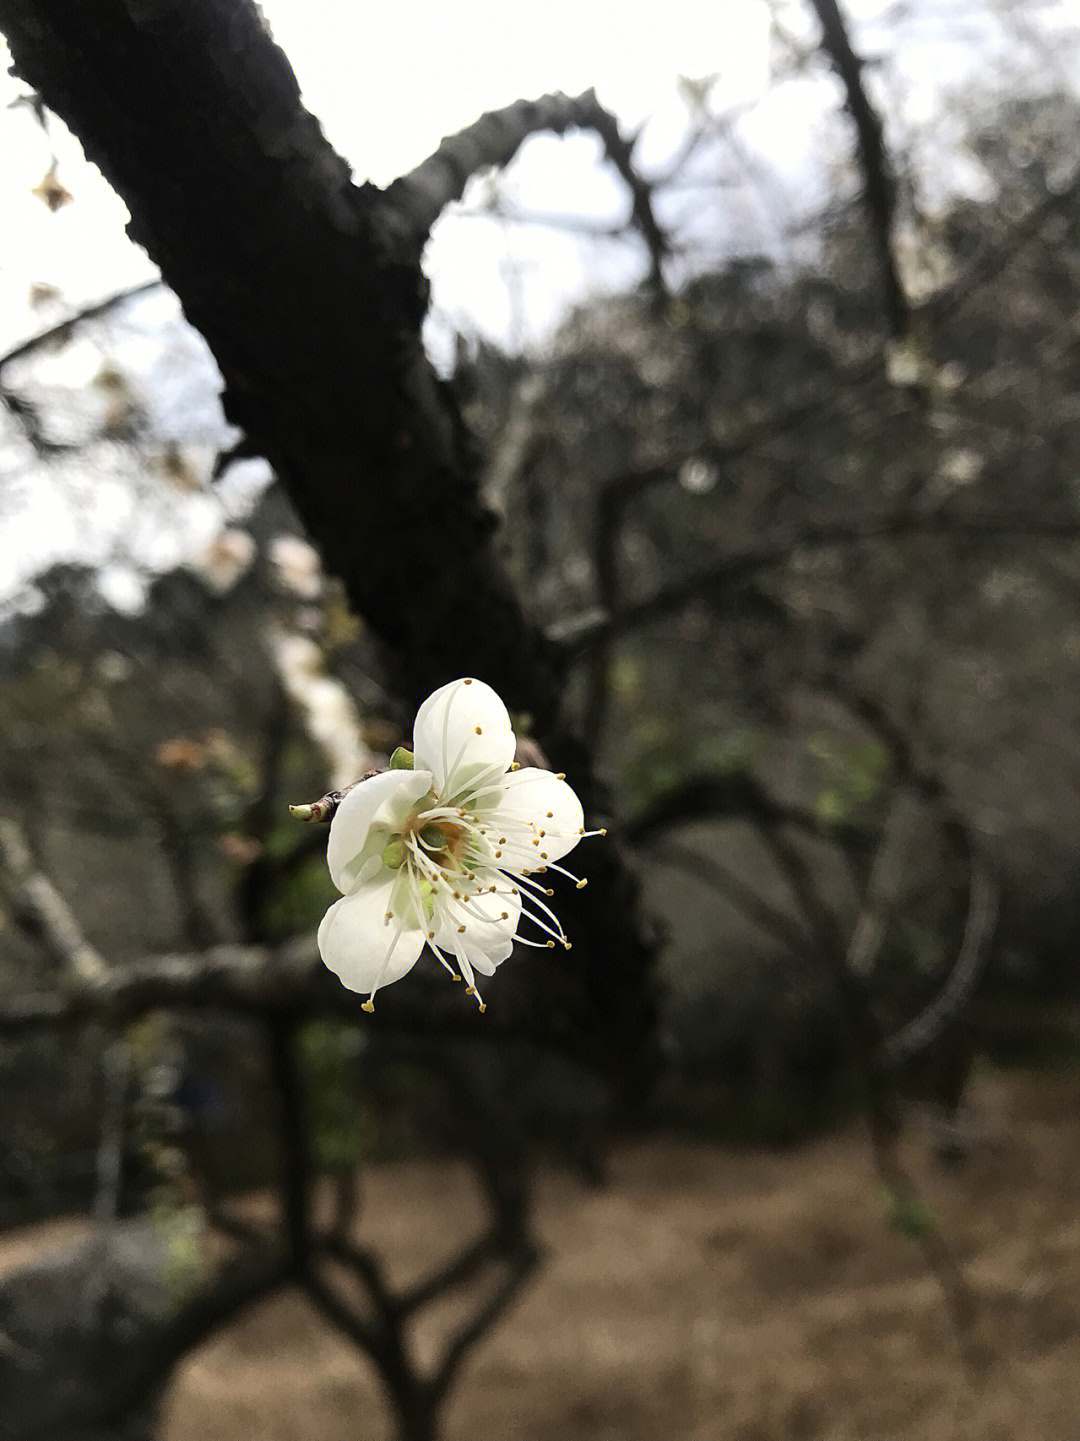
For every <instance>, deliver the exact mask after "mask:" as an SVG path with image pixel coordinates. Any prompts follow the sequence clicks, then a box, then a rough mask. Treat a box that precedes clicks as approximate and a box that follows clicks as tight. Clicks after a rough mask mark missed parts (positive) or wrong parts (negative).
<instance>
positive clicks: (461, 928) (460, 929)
mask: <svg viewBox="0 0 1080 1441" xmlns="http://www.w3.org/2000/svg"><path fill="white" fill-rule="evenodd" d="M457 933H458V935H459V936H460V935H464V933H465V927H464V926H458V928H457Z"/></svg>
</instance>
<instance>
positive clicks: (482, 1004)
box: [476, 996, 487, 1015]
mask: <svg viewBox="0 0 1080 1441" xmlns="http://www.w3.org/2000/svg"><path fill="white" fill-rule="evenodd" d="M476 1004H477V1005H478V1006H479V1007H480V1014H481V1015H483V1014H484V1012H485V1011H486V1010H487V1002H486V1001H482V1000H481V999H480V997H479V996H477V998H476Z"/></svg>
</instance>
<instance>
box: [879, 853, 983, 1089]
mask: <svg viewBox="0 0 1080 1441" xmlns="http://www.w3.org/2000/svg"><path fill="white" fill-rule="evenodd" d="M998 904H999V892H998V886H997V882H996V880H995V878H994V874H993V871H992V870H991V868H990V866H989V865H988V864H987V863H986V861H985V860H983V859H982V858H981V857H978V856H976V857H973V858H972V869H971V885H970V890H969V893H968V913H967V919H966V920H965V922H964V934H963V938H962V940H961V942H960V949H959V951H958V952H957V955H956V964H955V965H954V966H953V968H952V970H951V971H950V972H949V976H948V979H947V980H946V982H945V984H944V985H943V986H942V988H941V990H940V991H939V992H938V994H937V995H936V996H935V997H934V999H933V1000H932V1001H931V1002H930V1003H929V1005H927V1006H926V1008H925V1009H924V1010H923V1011H921V1012H920V1013H919V1015H917V1016H916V1017H915V1018H914V1019H913V1020H911V1021H909V1022H908V1023H907V1025H906V1026H901V1028H900V1029H899V1030H898V1031H894V1032H893V1034H892V1035H891V1036H889V1037H887V1038H886V1040H885V1041H884V1043H883V1045H882V1053H883V1055H884V1058H885V1061H886V1063H887V1064H888V1065H890V1066H902V1065H903V1064H904V1063H905V1062H907V1061H910V1060H913V1059H914V1058H915V1057H916V1056H918V1055H921V1054H922V1053H923V1052H924V1051H927V1050H929V1049H930V1047H931V1046H932V1045H933V1044H934V1042H935V1041H936V1040H937V1039H938V1037H939V1036H940V1035H941V1033H942V1032H943V1031H944V1030H945V1029H946V1027H947V1026H948V1025H949V1024H950V1022H952V1021H954V1020H955V1019H956V1017H957V1016H958V1015H959V1014H960V1012H961V1011H962V1010H963V1008H964V1007H965V1006H966V1005H967V1004H968V1003H969V1002H970V1000H971V998H972V995H973V994H974V992H975V989H976V987H977V986H978V984H979V982H980V981H981V980H982V977H983V975H984V974H985V971H986V966H987V963H988V961H989V958H990V939H991V937H992V936H993V933H994V926H995V925H996V923H997V914H998Z"/></svg>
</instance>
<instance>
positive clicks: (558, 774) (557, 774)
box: [555, 771, 566, 781]
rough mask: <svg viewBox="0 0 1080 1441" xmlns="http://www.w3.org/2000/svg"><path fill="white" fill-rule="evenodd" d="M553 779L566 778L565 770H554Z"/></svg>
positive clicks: (562, 779)
mask: <svg viewBox="0 0 1080 1441" xmlns="http://www.w3.org/2000/svg"><path fill="white" fill-rule="evenodd" d="M555 779H556V780H557V781H564V780H565V779H566V772H565V771H556V772H555Z"/></svg>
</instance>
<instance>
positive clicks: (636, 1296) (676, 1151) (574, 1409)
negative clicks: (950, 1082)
mask: <svg viewBox="0 0 1080 1441" xmlns="http://www.w3.org/2000/svg"><path fill="white" fill-rule="evenodd" d="M977 1099H978V1103H979V1112H980V1115H981V1116H982V1118H983V1130H984V1136H983V1139H982V1140H981V1141H979V1142H977V1144H976V1148H975V1150H974V1153H973V1154H972V1155H971V1157H970V1158H969V1160H968V1161H967V1162H966V1164H964V1165H963V1166H962V1167H959V1168H956V1169H953V1170H943V1169H941V1168H938V1167H935V1166H933V1165H932V1164H930V1162H929V1159H928V1156H927V1145H926V1137H925V1134H924V1135H922V1136H921V1137H920V1136H919V1135H916V1136H914V1137H913V1139H912V1142H911V1147H910V1149H911V1152H912V1156H913V1157H914V1159H915V1163H916V1165H917V1168H918V1170H919V1172H920V1176H921V1178H922V1179H923V1180H924V1181H925V1183H926V1185H925V1191H926V1198H927V1200H928V1201H929V1202H930V1203H931V1204H932V1205H933V1207H934V1209H935V1212H936V1214H937V1216H938V1217H939V1220H940V1233H941V1234H942V1235H943V1236H944V1237H945V1238H946V1239H947V1240H948V1241H949V1243H950V1245H951V1246H952V1248H953V1250H954V1252H955V1254H956V1255H957V1257H958V1258H959V1259H960V1261H961V1262H962V1265H963V1267H964V1270H965V1272H966V1275H967V1278H968V1282H969V1284H970V1287H971V1290H972V1292H973V1294H974V1297H975V1300H976V1303H977V1311H978V1319H977V1323H976V1327H975V1333H974V1334H973V1335H972V1336H970V1337H969V1338H968V1340H969V1343H970V1344H969V1348H968V1349H969V1350H971V1349H974V1350H976V1351H978V1352H979V1355H978V1356H977V1357H976V1359H975V1361H974V1362H973V1363H969V1364H968V1365H965V1364H964V1362H963V1361H962V1360H961V1359H960V1349H961V1348H960V1346H959V1344H958V1340H957V1336H956V1334H955V1332H954V1331H953V1329H952V1328H951V1326H950V1322H949V1315H948V1309H947V1307H946V1305H945V1304H944V1302H943V1299H942V1292H941V1288H940V1286H939V1284H938V1282H937V1280H936V1279H935V1277H934V1275H933V1274H932V1273H931V1271H929V1270H928V1268H927V1266H926V1264H925V1261H924V1258H923V1255H922V1251H921V1249H920V1246H919V1244H918V1243H917V1242H915V1241H913V1240H911V1239H908V1238H906V1237H904V1236H902V1235H899V1234H897V1233H896V1232H894V1231H892V1230H890V1228H889V1226H888V1224H887V1220H886V1213H885V1210H884V1208H883V1204H882V1198H881V1194H880V1188H879V1186H878V1183H877V1182H876V1180H875V1176H874V1172H873V1169H872V1166H871V1163H870V1159H869V1156H868V1152H867V1148H866V1145H865V1143H864V1139H863V1137H862V1135H861V1133H860V1132H859V1130H858V1129H857V1128H852V1129H851V1130H850V1131H847V1132H845V1133H844V1134H841V1135H838V1136H834V1137H830V1138H827V1139H823V1140H820V1141H817V1142H813V1143H811V1144H807V1145H804V1146H802V1147H800V1148H798V1149H796V1150H792V1151H784V1152H764V1151H753V1150H739V1151H732V1150H727V1149H717V1148H715V1147H713V1146H710V1145H708V1144H705V1143H702V1142H697V1141H695V1142H690V1141H686V1140H673V1139H650V1140H647V1141H638V1142H634V1143H632V1144H625V1145H623V1146H621V1147H620V1148H619V1149H618V1150H617V1151H616V1152H615V1154H614V1155H613V1158H612V1165H611V1178H610V1184H609V1185H608V1186H607V1188H606V1189H603V1190H599V1191H594V1190H589V1189H585V1188H583V1187H582V1186H581V1185H580V1184H579V1183H578V1182H576V1181H575V1180H574V1179H573V1178H571V1177H569V1176H567V1175H565V1174H562V1173H559V1172H557V1171H554V1170H552V1171H545V1172H544V1173H543V1174H542V1176H541V1180H540V1184H539V1188H538V1194H537V1222H538V1227H539V1230H540V1233H541V1235H542V1237H543V1240H544V1242H545V1244H546V1245H547V1247H548V1258H547V1262H546V1265H545V1266H544V1268H543V1270H542V1271H541V1272H540V1273H539V1275H538V1276H537V1278H536V1279H535V1280H534V1281H533V1282H532V1284H531V1285H530V1287H529V1289H528V1290H527V1291H526V1292H525V1294H524V1295H523V1296H522V1298H521V1300H520V1301H519V1302H518V1304H517V1305H516V1307H515V1308H514V1310H513V1311H512V1312H511V1313H510V1315H509V1316H508V1318H507V1319H506V1320H505V1322H504V1324H503V1325H502V1326H501V1327H500V1328H498V1329H497V1330H496V1331H495V1332H493V1333H492V1334H491V1335H490V1336H489V1337H488V1338H487V1339H486V1340H485V1341H484V1343H483V1344H482V1345H481V1346H480V1347H479V1348H478V1349H477V1351H476V1352H475V1353H474V1355H473V1357H472V1359H471V1361H470V1362H469V1364H468V1365H467V1366H466V1368H465V1370H464V1371H463V1373H462V1375H461V1378H460V1381H459V1384H458V1386H457V1389H456V1391H455V1393H454V1395H453V1399H452V1403H451V1405H450V1407H449V1409H448V1412H447V1416H446V1428H445V1434H446V1441H814V1438H820V1441H883V1438H889V1441H893V1438H895V1441H946V1438H949V1441H953V1438H955V1441H1080V1165H1078V1156H1080V1148H1078V1142H1080V1078H1077V1077H1061V1076H1058V1077H1047V1076H1038V1077H1031V1076H1027V1077H1024V1076H1017V1075H1009V1076H1002V1075H998V1076H992V1077H988V1078H985V1079H984V1080H983V1081H982V1082H981V1084H980V1086H979V1088H978V1093H977ZM251 1204H252V1208H253V1210H255V1211H257V1210H258V1209H259V1202H258V1201H257V1200H255V1201H253V1202H252V1203H251ZM476 1219H477V1216H476V1212H475V1210H474V1208H473V1206H472V1204H471V1190H470V1186H469V1182H468V1177H467V1173H465V1172H464V1171H460V1170H459V1169H458V1168H457V1167H456V1166H454V1165H452V1164H449V1163H446V1162H421V1161H408V1162H401V1163H396V1164H393V1165H385V1166H382V1167H379V1168H377V1169H374V1170H372V1172H371V1173H370V1175H369V1176H368V1178H367V1179H366V1181H365V1204H364V1211H363V1216H362V1218H361V1221H360V1224H359V1225H358V1235H362V1236H363V1238H364V1240H365V1241H366V1242H367V1243H368V1244H371V1245H374V1246H376V1247H377V1248H378V1249H379V1250H380V1252H381V1253H382V1254H383V1255H384V1256H385V1257H386V1260H387V1265H388V1266H389V1267H390V1269H391V1272H392V1274H393V1275H394V1276H395V1277H398V1278H401V1279H403V1280H404V1279H407V1278H408V1277H409V1276H411V1275H415V1274H416V1273H417V1272H418V1271H420V1270H422V1269H425V1268H427V1267H429V1266H430V1265H432V1264H433V1263H435V1262H436V1260H437V1258H438V1257H439V1256H440V1255H442V1254H445V1253H446V1252H447V1251H448V1250H449V1249H450V1248H451V1247H452V1246H453V1245H454V1243H455V1242H458V1241H461V1240H463V1239H464V1238H466V1237H467V1236H468V1235H469V1234H470V1232H471V1230H472V1228H474V1227H475V1224H476ZM2 1261H3V1256H2V1255H0V1263H2ZM450 1319H451V1318H450V1317H449V1316H448V1314H447V1313H446V1312H443V1313H442V1314H441V1315H440V1316H438V1317H432V1318H431V1320H430V1321H429V1323H428V1324H425V1325H424V1326H422V1327H421V1328H420V1330H419V1332H418V1334H417V1338H416V1341H417V1346H418V1348H419V1350H420V1352H421V1354H422V1355H424V1356H425V1357H430V1356H432V1355H433V1354H434V1353H435V1349H436V1348H437V1345H438V1341H439V1337H440V1335H441V1334H444V1333H445V1329H446V1326H447V1324H448V1321H449V1320H450ZM391 1435H392V1431H391V1429H390V1425H389V1420H388V1415H387V1411H386V1408H385V1406H384V1404H383V1402H382V1400H381V1396H380V1392H379V1388H378V1384H377V1381H376V1380H375V1379H374V1377H373V1376H372V1374H371V1373H370V1371H369V1370H368V1368H367V1365H366V1363H365V1362H363V1361H361V1360H358V1359H357V1357H356V1355H355V1353H353V1352H352V1351H351V1350H350V1349H349V1348H348V1347H347V1346H345V1345H343V1344H342V1342H341V1341H340V1340H338V1338H337V1337H336V1336H335V1335H334V1334H333V1333H332V1332H331V1331H330V1330H329V1329H327V1327H326V1326H325V1325H324V1324H323V1323H322V1322H321V1321H320V1320H318V1319H317V1318H316V1317H315V1316H314V1315H313V1314H312V1313H311V1311H310V1310H309V1309H308V1308H307V1306H306V1305H305V1304H303V1303H302V1302H301V1301H300V1300H299V1299H296V1298H294V1297H289V1296H284V1297H281V1298H279V1299H277V1300H275V1301H273V1302H270V1303H267V1304H265V1305H263V1306H261V1307H259V1308H258V1309H256V1310H254V1311H253V1312H252V1313H251V1314H250V1315H248V1316H246V1317H245V1318H244V1319H243V1320H242V1321H241V1322H240V1323H239V1324H237V1325H234V1326H233V1327H232V1328H231V1329H229V1330H228V1331H226V1332H224V1333H223V1334H221V1335H220V1336H218V1337H216V1338H214V1339H213V1340H211V1341H210V1342H209V1343H208V1344H206V1345H205V1346H203V1347H202V1349H201V1350H199V1351H198V1352H197V1353H196V1354H195V1355H193V1356H192V1357H190V1358H189V1360H188V1361H187V1362H186V1364H185V1365H184V1366H183V1368H182V1370H181V1372H180V1373H179V1374H178V1376H177V1378H176V1380H175V1383H174V1385H173V1387H172V1388H171V1391H170V1394H169V1398H168V1404H167V1410H166V1425H165V1431H164V1436H165V1441H383V1438H389V1437H390V1436H391Z"/></svg>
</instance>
